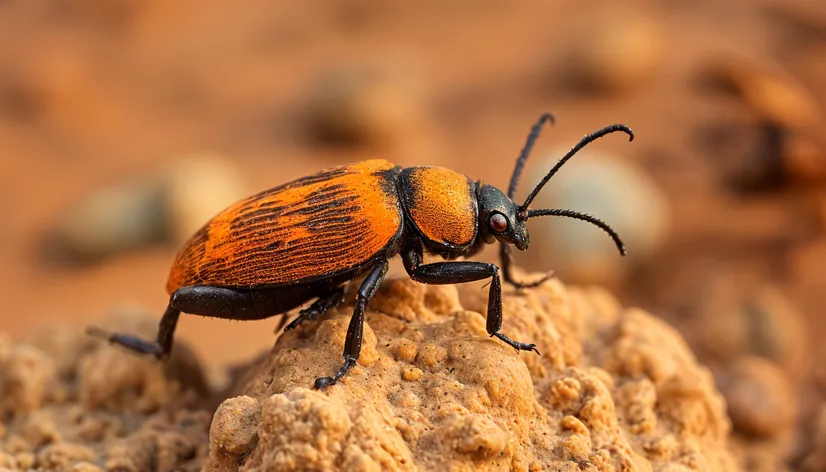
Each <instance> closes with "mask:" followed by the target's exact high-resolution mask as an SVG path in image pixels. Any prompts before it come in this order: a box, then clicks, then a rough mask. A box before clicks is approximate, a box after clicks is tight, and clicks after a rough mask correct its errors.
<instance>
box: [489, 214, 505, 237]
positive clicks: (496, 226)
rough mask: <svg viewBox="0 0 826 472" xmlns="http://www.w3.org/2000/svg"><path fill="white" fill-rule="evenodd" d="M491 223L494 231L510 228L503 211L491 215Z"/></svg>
mask: <svg viewBox="0 0 826 472" xmlns="http://www.w3.org/2000/svg"><path fill="white" fill-rule="evenodd" d="M489 223H490V229H492V230H493V232H494V233H501V232H503V231H505V230H506V229H508V219H507V218H505V215H503V214H501V213H494V214H492V215H490V221H489Z"/></svg>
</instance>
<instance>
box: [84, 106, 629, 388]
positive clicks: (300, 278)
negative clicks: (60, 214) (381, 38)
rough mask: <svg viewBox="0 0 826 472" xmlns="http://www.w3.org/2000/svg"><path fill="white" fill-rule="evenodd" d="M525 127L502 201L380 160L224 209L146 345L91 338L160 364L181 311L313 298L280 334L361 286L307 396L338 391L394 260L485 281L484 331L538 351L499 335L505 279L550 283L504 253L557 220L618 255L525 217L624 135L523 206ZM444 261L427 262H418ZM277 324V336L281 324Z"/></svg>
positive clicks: (281, 304) (418, 275) (283, 304)
mask: <svg viewBox="0 0 826 472" xmlns="http://www.w3.org/2000/svg"><path fill="white" fill-rule="evenodd" d="M553 121H554V118H553V116H552V115H551V114H549V113H545V114H543V115H541V116H540V118H539V120H538V121H537V122H536V123H535V124H534V125H533V127H532V129H531V131H530V134H529V135H528V138H527V141H526V142H525V145H524V147H523V149H522V151H521V153H520V154H519V156H518V158H517V160H516V165H515V167H514V170H513V174H512V175H511V179H510V184H509V186H508V190H507V193H505V192H502V191H501V190H499V189H498V188H496V187H493V186H491V185H487V184H483V183H481V182H479V181H473V180H471V179H470V178H468V177H467V176H465V175H463V174H460V173H458V172H454V171H452V170H449V169H446V168H443V167H407V168H401V167H400V166H396V165H393V164H391V163H390V162H388V161H385V160H369V161H363V162H359V163H355V164H349V165H344V166H339V167H335V168H331V169H327V170H324V171H321V172H319V173H317V174H314V175H310V176H307V177H302V178H299V179H297V180H293V181H292V182H288V183H286V184H283V185H280V186H278V187H274V188H271V189H269V190H265V191H263V192H260V193H258V194H256V195H253V196H251V197H249V198H246V199H244V200H241V201H240V202H238V203H235V204H234V205H232V206H230V207H229V208H227V209H225V210H224V211H222V212H221V213H219V214H218V215H217V216H215V217H214V218H213V219H211V220H210V221H208V222H207V223H206V224H205V225H204V226H203V227H202V228H201V229H200V230H198V231H197V232H196V233H195V234H194V235H193V236H192V237H191V238H190V239H189V240H188V242H186V243H185V244H184V246H183V248H182V249H181V250H180V252H179V253H178V255H177V257H176V259H175V261H174V263H173V265H172V268H171V270H170V274H169V278H168V281H167V284H166V289H167V292H168V293H169V295H170V298H169V304H168V306H167V308H166V311H165V312H164V314H163V316H162V318H161V320H160V324H159V327H158V333H157V338H156V340H155V341H154V342H150V341H147V340H144V339H141V338H139V337H136V336H132V335H127V334H120V333H112V332H107V331H104V330H101V329H99V328H90V329H89V332H90V333H91V334H94V335H96V336H101V337H104V338H105V339H107V340H108V341H110V342H111V343H114V344H118V345H121V346H124V347H126V348H128V349H130V350H132V351H135V352H138V353H142V354H151V355H155V356H156V357H158V358H159V359H165V358H167V357H168V355H169V353H170V351H171V349H172V344H173V335H174V332H175V326H176V324H177V322H178V318H179V316H180V314H181V312H185V313H191V314H197V315H202V316H207V317H215V318H225V319H234V320H257V319H264V318H269V317H271V316H275V315H279V314H285V313H286V312H288V311H290V310H293V309H295V308H297V307H299V306H301V305H303V304H305V303H307V302H309V301H311V300H314V301H313V303H312V304H310V305H309V306H308V307H307V308H305V309H303V310H300V311H299V313H298V317H297V318H295V319H294V320H293V321H292V322H291V323H289V324H288V325H287V326H286V327H284V330H285V331H288V330H291V329H295V328H296V327H297V326H299V325H300V324H301V323H303V322H305V321H308V320H312V319H315V318H318V317H320V316H322V315H324V314H325V313H326V312H327V310H329V309H330V308H332V307H334V306H336V305H338V304H339V302H341V300H342V296H343V286H344V285H345V283H347V282H348V281H351V280H354V279H357V278H361V277H363V280H362V282H361V284H360V286H359V288H358V291H357V297H356V304H355V308H354V309H353V314H352V317H351V318H350V323H349V325H348V328H347V336H346V338H345V342H344V364H343V366H342V367H341V368H340V369H339V370H338V372H337V373H335V375H334V376H330V377H319V378H317V379H316V381H315V388H316V389H322V388H325V387H327V386H330V385H333V384H335V383H336V382H338V381H339V380H340V379H341V378H342V377H343V376H344V375H345V374H346V373H347V372H348V371H349V370H350V369H351V368H352V367H353V366H354V365H355V364H356V360H357V359H358V358H359V352H360V350H361V342H362V331H363V326H364V312H365V308H366V306H367V303H368V301H369V300H370V299H371V298H372V297H373V296H374V295H375V293H376V291H377V289H378V287H379V284H380V283H381V281H382V279H383V278H384V276H385V274H386V273H387V268H388V261H389V260H390V259H391V258H393V257H395V256H397V255H399V254H400V255H401V258H402V261H403V264H404V268H405V270H406V271H407V274H408V275H409V276H410V278H412V279H413V280H415V281H417V282H420V283H426V284H455V283H464V282H472V281H477V280H483V279H487V278H490V279H491V283H490V287H489V298H488V307H487V332H488V334H489V335H490V336H492V337H493V336H495V337H497V338H499V339H500V340H502V341H503V342H504V343H506V344H508V345H510V346H512V347H513V348H515V349H516V350H517V351H534V352H536V353H537V354H539V351H538V350H537V349H536V346H535V345H534V344H528V343H522V342H518V341H514V340H511V339H509V338H508V337H507V336H505V335H504V334H503V333H501V332H500V328H501V327H502V293H501V292H502V286H501V281H500V270H501V274H502V278H504V280H505V282H506V283H509V284H511V285H513V286H515V287H517V288H530V287H536V286H538V285H540V284H541V283H543V282H544V281H545V280H547V279H548V278H549V277H550V274H546V275H544V276H543V277H541V278H540V279H539V280H536V281H533V282H530V283H524V282H520V281H517V280H516V279H515V278H514V276H513V274H512V271H511V265H510V246H511V245H513V246H516V248H517V249H519V250H520V251H525V250H527V249H528V246H529V244H530V235H529V234H528V229H527V225H526V223H527V221H528V220H529V219H531V218H534V217H538V216H563V217H569V218H575V219H578V220H582V221H586V222H589V223H591V224H594V225H596V226H598V227H599V228H601V229H603V230H604V231H605V232H607V233H608V235H609V236H610V237H611V238H612V239H613V241H614V243H615V244H616V246H617V248H618V249H619V251H620V254H622V255H625V245H624V244H623V242H622V240H621V239H620V237H619V235H618V234H617V233H616V232H615V231H614V230H613V229H612V228H611V227H610V226H608V225H607V224H606V223H604V222H602V221H601V220H599V219H597V218H595V217H593V216H590V215H587V214H584V213H579V212H576V211H572V210H564V209H531V208H529V206H530V204H531V202H532V201H533V199H534V198H535V197H536V195H537V194H538V193H539V191H540V190H541V189H542V187H543V186H544V185H545V184H546V183H547V182H548V181H549V180H550V179H551V177H553V176H554V174H556V172H557V171H558V170H559V169H560V168H561V167H562V166H563V165H564V164H565V162H567V161H568V160H569V159H570V158H571V157H573V156H574V155H575V154H576V153H577V152H578V151H579V150H581V149H582V148H583V147H585V146H586V145H588V144H589V143H591V142H592V141H595V140H597V139H599V138H601V137H602V136H605V135H607V134H610V133H614V132H617V131H621V132H624V133H626V134H627V135H628V136H629V141H632V140H633V139H634V133H633V132H632V131H631V129H630V128H629V127H627V126H625V125H621V124H616V125H611V126H607V127H605V128H602V129H600V130H598V131H596V132H594V133H591V134H588V135H586V136H585V137H584V138H582V140H581V141H579V143H577V144H576V146H574V147H573V148H572V149H571V150H570V151H569V152H568V153H567V154H565V155H564V156H563V157H562V158H561V159H560V160H559V161H558V162H557V164H556V165H555V166H554V167H553V168H552V169H551V170H550V171H549V172H548V173H547V174H546V175H545V176H544V178H543V179H542V180H541V181H540V182H539V183H538V184H537V185H536V187H534V189H533V190H532V191H531V193H530V194H529V195H528V197H527V199H526V200H525V202H524V203H522V204H521V205H517V204H516V203H514V196H515V194H516V188H517V184H518V182H519V177H520V175H521V173H522V170H523V168H524V166H525V162H526V161H527V159H528V156H529V154H530V152H531V150H532V148H533V146H534V144H535V142H536V140H537V138H538V137H539V133H540V131H541V129H542V127H543V125H545V124H546V123H549V122H550V123H553ZM497 241H498V242H499V246H500V250H499V257H500V266H497V265H495V264H491V263H486V262H474V261H466V260H463V261H457V260H456V259H457V258H459V257H467V256H472V255H474V254H476V253H478V252H479V251H480V250H481V249H482V248H483V247H484V246H485V245H487V244H491V243H494V242H497ZM424 253H429V254H433V255H437V256H441V258H442V259H444V260H445V261H446V262H433V263H427V264H425V263H423V254H424ZM285 322H286V315H285V318H284V320H283V321H282V323H281V326H279V329H280V328H281V327H282V326H283V325H284V324H285Z"/></svg>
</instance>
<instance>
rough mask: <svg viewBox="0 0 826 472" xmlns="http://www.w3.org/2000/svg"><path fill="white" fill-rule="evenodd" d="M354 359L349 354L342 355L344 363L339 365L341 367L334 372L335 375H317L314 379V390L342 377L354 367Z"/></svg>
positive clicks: (323, 387) (334, 382) (321, 388)
mask: <svg viewBox="0 0 826 472" xmlns="http://www.w3.org/2000/svg"><path fill="white" fill-rule="evenodd" d="M355 365H356V359H355V358H353V357H350V356H344V365H343V366H341V369H339V371H338V372H337V373H336V375H335V377H319V378H317V379H315V388H316V390H323V389H325V388H327V387H329V386H330V385H335V384H337V383H338V381H339V380H341V378H342V377H344V374H346V373H347V372H348V371H349V370H350V369H352V368H353V367H355Z"/></svg>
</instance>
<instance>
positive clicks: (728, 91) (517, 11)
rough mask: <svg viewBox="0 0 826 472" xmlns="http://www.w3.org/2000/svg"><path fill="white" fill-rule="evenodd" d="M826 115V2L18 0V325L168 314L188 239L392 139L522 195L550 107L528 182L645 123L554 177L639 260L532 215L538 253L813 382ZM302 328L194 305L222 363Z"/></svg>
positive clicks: (6, 235)
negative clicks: (537, 133) (274, 189)
mask: <svg viewBox="0 0 826 472" xmlns="http://www.w3.org/2000/svg"><path fill="white" fill-rule="evenodd" d="M824 106H826V4H823V3H822V2H821V3H818V2H806V1H802V0H793V1H783V0H759V1H756V0H730V1H725V2H717V1H695V2H687V1H681V0H660V1H654V0H650V1H648V0H634V1H630V2H624V3H623V4H622V5H618V4H617V2H608V1H594V2H585V3H583V2H561V1H555V2H549V1H535V0H517V1H509V2H503V1H474V2H471V1H464V0H462V1H454V2H449V3H448V2H412V1H396V2H370V1H366V0H350V1H340V2H322V1H307V2H301V3H297V2H296V3H292V4H288V3H286V2H263V1H251V2H246V3H245V4H244V5H243V6H242V5H240V4H234V5H233V6H232V7H230V6H228V5H227V4H226V2H217V1H211V0H200V1H197V2H195V1H191V0H190V1H177V2H162V1H141V2H139V1H134V0H129V1H122V2H108V1H102V0H79V1H72V2H69V1H39V2H34V1H32V2H30V1H22V0H5V1H0V176H2V177H0V178H2V181H0V214H2V215H3V218H2V224H0V245H1V246H0V247H2V253H0V258H2V259H0V295H2V300H4V301H5V305H4V310H3V314H2V315H0V316H2V318H0V320H2V322H0V330H2V331H6V332H8V333H9V334H10V335H11V336H12V337H14V338H25V337H27V336H29V335H31V334H32V333H33V332H34V331H36V330H37V329H39V328H41V327H43V326H46V325H53V324H55V323H67V324H70V325H71V326H73V327H76V328H77V329H80V327H82V326H84V325H86V324H87V323H90V322H99V321H100V320H101V319H102V318H103V319H105V316H107V315H108V314H109V313H111V312H112V311H113V310H117V309H120V307H135V308H136V309H139V310H142V311H145V312H146V313H150V314H153V315H154V314H157V315H158V316H160V314H161V313H162V311H163V309H164V307H165V303H166V298H167V295H166V293H165V292H164V284H165V280H166V276H167V273H168V270H169V264H170V263H171V261H172V259H173V257H174V255H175V253H176V251H177V249H178V248H179V246H180V244H181V241H182V239H184V238H185V237H186V236H187V235H188V234H189V232H191V231H194V229H196V228H197V227H198V226H199V225H200V224H201V223H203V222H204V221H205V220H206V219H207V218H208V217H209V215H211V214H213V213H215V212H216V211H217V210H220V209H221V208H222V207H223V206H225V205H228V204H229V203H232V202H233V201H234V200H235V199H236V198H239V197H243V196H245V195H247V194H251V193H253V192H255V191H258V190H261V189H264V188H267V187H271V186H274V185H277V184H280V183H283V182H285V181H288V180H290V179H293V178H296V177H299V176H302V175H306V174H308V173H311V172H315V171H317V170H320V169H322V168H325V167H328V166H332V165H338V164H343V163H347V162H351V161H357V160H362V159H366V158H373V157H382V158H386V159H389V160H392V161H394V162H396V163H398V164H400V165H403V166H411V165H443V166H447V167H450V168H452V169H454V170H457V171H460V172H463V173H466V174H468V175H469V176H471V177H472V178H474V179H481V180H483V181H486V182H490V183H493V184H495V185H497V186H499V187H500V188H506V187H507V181H508V178H509V176H510V172H511V170H512V167H513V163H514V159H515V158H516V156H517V155H518V153H519V151H520V149H521V148H522V146H523V144H524V139H525V136H526V135H527V133H528V131H529V130H530V127H531V126H532V125H533V123H534V121H535V120H536V119H537V118H538V116H539V115H540V114H541V113H542V112H545V111H550V112H552V113H554V115H555V116H556V118H557V124H556V125H555V126H554V127H551V128H547V129H545V130H544V131H543V134H542V138H541V139H540V141H539V143H538V144H537V147H536V148H535V151H534V154H533V156H532V158H531V160H530V161H529V164H528V169H527V171H526V173H525V174H524V176H523V180H522V185H521V192H520V195H522V196H524V195H526V194H527V192H528V190H529V189H530V186H531V185H532V184H534V183H536V182H537V181H538V180H539V179H540V178H541V175H542V173H543V171H546V170H547V169H549V168H550V166H551V165H552V164H553V163H554V162H555V159H556V158H558V157H559V156H560V155H561V154H560V153H561V152H564V150H566V149H567V148H569V147H570V146H572V145H573V144H575V142H576V141H577V140H578V139H579V138H581V137H582V135H584V134H585V133H588V132H591V131H594V130H596V129H598V128H601V127H602V126H604V125H608V124H612V123H617V122H620V123H625V124H627V125H629V126H631V127H632V128H633V129H634V131H635V132H636V135H637V138H636V140H635V141H634V142H633V143H630V144H629V143H628V142H627V141H626V140H625V139H624V138H622V137H620V136H618V135H612V136H609V137H607V138H604V139H603V140H600V141H598V142H597V143H594V144H592V145H591V146H590V147H589V148H588V151H587V152H583V155H582V156H578V157H577V158H576V159H574V160H573V161H572V162H571V163H570V164H569V166H566V168H565V169H563V171H561V172H560V173H559V174H558V175H557V177H555V178H554V180H552V181H551V183H550V184H549V185H548V187H547V188H546V190H545V191H543V194H542V195H543V196H542V199H543V200H542V202H543V204H548V205H551V204H555V203H559V204H562V203H564V204H565V205H566V206H568V207H570V208H572V209H575V210H583V211H589V212H592V213H593V214H595V215H596V216H597V217H600V218H604V219H605V220H606V221H607V222H608V223H609V224H612V225H614V226H615V227H616V228H617V229H618V230H620V232H621V233H623V235H624V236H625V238H626V243H627V245H628V248H629V252H630V255H629V257H628V258H627V259H624V260H623V259H621V258H619V257H618V256H617V255H616V253H615V252H612V251H613V249H611V247H610V241H609V240H608V239H607V238H605V237H604V235H603V234H602V233H600V232H599V230H598V229H596V228H592V227H589V226H587V225H584V224H582V223H579V222H575V221H554V222H550V221H547V222H546V221H542V222H540V221H532V223H531V224H532V226H531V228H534V230H533V233H532V235H533V245H532V246H531V248H530V251H529V252H528V254H523V255H520V256H522V257H520V258H519V261H520V262H521V263H522V264H524V265H525V266H527V267H528V268H530V269H532V270H547V269H553V270H554V271H555V272H556V273H557V274H558V275H559V276H560V277H561V278H562V280H563V281H564V282H566V283H577V284H592V283H594V284H601V285H606V286H608V287H609V288H611V289H612V290H613V291H615V292H616V293H618V295H619V296H620V298H621V299H622V300H623V302H624V303H626V304H629V305H631V304H633V305H639V306H642V307H643V308H645V309H648V310H651V311H653V312H654V313H655V314H657V315H659V316H662V317H664V318H666V319H668V320H669V321H671V322H673V323H674V324H675V325H676V326H677V327H678V328H679V329H681V330H682V331H683V333H684V335H685V336H686V337H687V339H688V340H689V342H690V344H691V345H692V347H693V348H694V349H695V351H696V352H697V353H698V356H700V358H701V359H702V360H703V361H704V362H706V363H708V364H709V365H710V366H712V368H713V369H715V372H717V373H719V372H725V369H726V366H727V365H728V364H729V363H730V362H733V360H734V359H736V358H737V356H740V355H749V354H751V355H759V356H763V357H765V358H767V359H769V360H771V361H772V362H775V363H777V364H778V365H779V366H780V368H781V369H782V370H783V371H784V372H786V373H787V374H788V376H789V378H790V381H791V382H793V383H795V384H796V385H799V386H800V391H801V392H804V393H801V398H802V400H801V401H802V402H805V401H814V400H813V399H817V398H819V397H820V395H821V390H822V385H823V379H824V378H825V377H824V374H826V371H823V370H822V367H821V366H822V364H823V359H824V355H826V350H824V349H823V347H821V346H822V344H823V343H820V342H818V341H819V337H820V336H821V335H826V325H825V324H824V321H823V316H822V306H823V302H824V298H823V293H824V292H826V278H824V277H823V272H824V270H823V267H824V264H825V263H826V232H824V227H826V141H824V138H823V132H822V130H823V129H824V115H823V107H824ZM580 157H581V159H580ZM101 192H103V193H101ZM580 232H581V233H580ZM606 248H607V249H606ZM493 255H494V254H493V252H488V253H486V254H485V255H484V256H483V258H492V257H493ZM393 267H394V270H395V271H396V272H397V273H400V272H401V271H400V270H399V269H400V266H399V263H398V262H395V263H394V266H393ZM276 323H277V320H268V321H260V322H250V323H240V322H229V321H223V320H206V319H201V318H198V317H189V316H185V317H183V318H182V321H181V323H180V325H179V330H178V333H179V335H180V337H181V338H182V339H187V340H190V341H191V342H192V343H193V344H194V345H195V347H196V349H197V350H198V352H199V353H200V354H201V355H202V356H203V357H204V358H205V359H207V360H208V361H210V362H211V363H213V364H217V363H221V364H223V363H226V362H235V361H242V360H244V359H248V358H249V357H251V356H252V355H254V354H256V353H258V352H259V351H261V350H262V349H266V348H267V347H268V346H270V345H271V344H272V340H273V337H274V335H273V333H272V330H273V328H274V326H275V324H276ZM506 323H507V321H506ZM72 329H74V328H72ZM755 333H757V334H755ZM721 375H722V374H721ZM806 399H809V400H806Z"/></svg>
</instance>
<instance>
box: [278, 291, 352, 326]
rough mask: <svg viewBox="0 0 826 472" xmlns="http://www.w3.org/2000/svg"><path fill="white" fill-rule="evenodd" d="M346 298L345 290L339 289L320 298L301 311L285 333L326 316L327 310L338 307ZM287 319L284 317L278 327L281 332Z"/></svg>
mask: <svg viewBox="0 0 826 472" xmlns="http://www.w3.org/2000/svg"><path fill="white" fill-rule="evenodd" d="M343 297H344V288H343V287H338V288H335V289H333V290H331V291H330V292H328V293H326V294H324V295H322V296H320V297H318V300H316V301H315V302H313V304H312V305H310V306H309V307H307V308H305V309H303V310H301V311H299V312H298V317H297V318H296V319H294V320H293V321H292V323H290V324H288V325H287V327H286V328H284V331H290V330H291V329H296V328H298V326H299V325H300V324H301V323H303V322H305V321H310V320H314V319H316V318H318V317H319V316H324V314H325V313H327V310H329V309H330V308H333V307H334V306H337V305H338V304H339V303H341V299H342V298H343ZM286 320H287V317H286V316H285V317H284V321H283V322H282V323H281V325H279V326H278V329H279V330H280V329H281V328H282V327H283V326H284V324H285V323H286Z"/></svg>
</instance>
